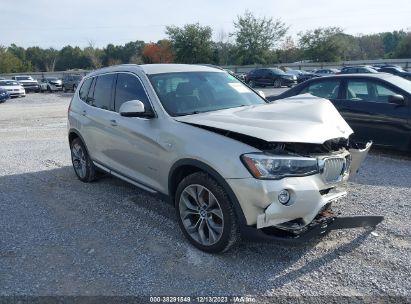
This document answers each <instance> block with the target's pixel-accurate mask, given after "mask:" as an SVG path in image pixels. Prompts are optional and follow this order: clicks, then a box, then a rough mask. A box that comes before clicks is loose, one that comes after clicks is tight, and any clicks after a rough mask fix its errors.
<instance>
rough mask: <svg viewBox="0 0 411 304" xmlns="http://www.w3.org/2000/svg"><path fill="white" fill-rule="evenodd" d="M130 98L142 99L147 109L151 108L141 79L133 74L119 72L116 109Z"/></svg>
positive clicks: (115, 101)
mask: <svg viewBox="0 0 411 304" xmlns="http://www.w3.org/2000/svg"><path fill="white" fill-rule="evenodd" d="M130 100H140V101H141V102H142V103H144V107H145V108H146V109H149V108H151V105H150V102H149V100H148V97H147V95H146V92H145V91H144V88H143V85H142V84H141V82H140V80H139V79H138V78H137V77H136V76H133V75H131V74H127V73H119V74H118V76H117V84H116V92H115V100H114V109H115V111H116V112H118V111H119V109H120V107H121V105H122V104H123V103H125V102H127V101H130Z"/></svg>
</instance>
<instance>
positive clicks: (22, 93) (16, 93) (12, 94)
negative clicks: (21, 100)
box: [9, 91, 26, 97]
mask: <svg viewBox="0 0 411 304" xmlns="http://www.w3.org/2000/svg"><path fill="white" fill-rule="evenodd" d="M9 95H10V97H24V96H26V91H9Z"/></svg>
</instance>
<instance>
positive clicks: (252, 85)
mask: <svg viewBox="0 0 411 304" xmlns="http://www.w3.org/2000/svg"><path fill="white" fill-rule="evenodd" d="M248 84H249V85H250V87H252V88H255V87H256V83H255V81H254V80H250V81H249V82H248Z"/></svg>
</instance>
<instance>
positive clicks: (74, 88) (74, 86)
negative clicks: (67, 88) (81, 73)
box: [73, 84, 77, 93]
mask: <svg viewBox="0 0 411 304" xmlns="http://www.w3.org/2000/svg"><path fill="white" fill-rule="evenodd" d="M76 88H77V86H76V85H75V84H73V93H74V92H75V91H76Z"/></svg>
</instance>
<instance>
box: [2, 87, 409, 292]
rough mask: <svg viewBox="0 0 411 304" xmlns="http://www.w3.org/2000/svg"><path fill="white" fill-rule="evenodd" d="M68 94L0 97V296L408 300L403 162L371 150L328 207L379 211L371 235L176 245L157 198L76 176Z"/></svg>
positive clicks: (167, 209)
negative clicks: (207, 247)
mask: <svg viewBox="0 0 411 304" xmlns="http://www.w3.org/2000/svg"><path fill="white" fill-rule="evenodd" d="M69 100H70V94H62V93H60V94H59V93H55V94H29V95H28V96H27V97H26V98H21V99H13V100H10V101H8V102H6V103H4V104H0V145H1V148H0V295H152V296H153V295H179V296H182V295H203V296H210V295H255V296H264V295H275V296H278V295H286V296H298V295H307V296H308V295H322V296H324V295H334V296H341V295H342V296H406V297H410V290H411V281H410V279H409V277H410V272H411V250H410V249H411V241H410V232H411V222H410V220H409V218H410V214H411V178H410V177H411V159H410V158H407V157H405V156H398V155H391V154H386V153H381V152H378V153H373V154H372V155H370V156H369V157H368V158H367V160H366V161H365V163H364V166H363V168H362V171H361V173H360V174H359V175H358V176H357V178H356V180H355V182H353V183H350V184H349V186H350V191H349V195H348V197H347V198H346V199H344V200H343V201H341V202H340V203H339V204H338V205H336V206H335V209H337V211H341V212H343V213H344V214H347V215H356V214H381V215H384V216H385V221H384V222H383V223H382V224H381V225H380V226H379V227H378V228H377V229H376V230H375V231H374V232H372V233H371V232H370V231H367V230H364V229H352V230H343V231H334V232H331V233H330V234H329V235H327V236H326V237H324V238H322V239H321V240H320V241H319V242H314V243H312V244H310V245H306V246H284V245H279V244H261V243H250V242H247V243H246V242H243V243H241V245H240V246H238V247H236V248H234V249H233V250H231V251H230V252H228V253H226V254H223V255H209V254H205V253H203V252H200V251H198V250H196V249H195V248H193V247H192V246H191V245H189V244H188V242H186V241H185V240H184V238H183V236H182V234H181V233H180V231H179V228H178V225H177V223H176V220H175V216H174V212H173V208H172V206H170V205H168V204H166V203H165V202H163V201H162V200H160V199H159V198H158V197H156V196H153V195H150V194H148V193H146V192H144V191H142V190H139V189H138V188H136V187H133V186H131V185H129V184H126V183H124V182H122V181H120V180H119V179H116V178H113V177H104V178H101V179H99V180H98V181H97V182H95V183H91V184H84V183H81V182H80V181H78V180H77V178H76V177H75V175H74V172H73V170H72V168H71V165H70V155H69V149H68V143H67V139H66V113H67V106H68V103H69Z"/></svg>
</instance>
